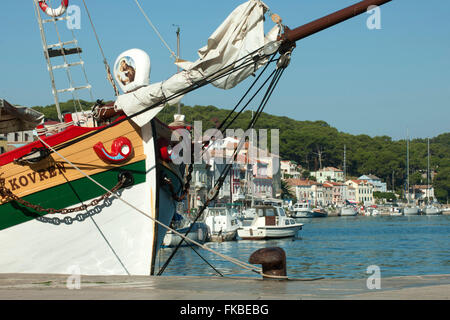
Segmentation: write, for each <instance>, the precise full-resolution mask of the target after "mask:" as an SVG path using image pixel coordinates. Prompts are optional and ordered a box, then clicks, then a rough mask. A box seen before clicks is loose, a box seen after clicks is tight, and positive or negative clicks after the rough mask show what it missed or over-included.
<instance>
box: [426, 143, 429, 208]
mask: <svg viewBox="0 0 450 320" xmlns="http://www.w3.org/2000/svg"><path fill="white" fill-rule="evenodd" d="M427 149H428V160H427V192H426V195H427V205H428V204H429V203H430V199H429V192H428V189H429V188H430V138H428V148H427Z"/></svg>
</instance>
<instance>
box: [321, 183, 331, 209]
mask: <svg viewBox="0 0 450 320" xmlns="http://www.w3.org/2000/svg"><path fill="white" fill-rule="evenodd" d="M322 194H323V200H322V204H321V205H322V206H331V205H332V204H333V184H332V183H331V182H324V183H323V184H322Z"/></svg>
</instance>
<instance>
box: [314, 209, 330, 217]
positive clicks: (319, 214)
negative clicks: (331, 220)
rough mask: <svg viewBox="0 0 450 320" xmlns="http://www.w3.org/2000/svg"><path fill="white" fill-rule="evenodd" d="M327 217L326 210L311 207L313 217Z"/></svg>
mask: <svg viewBox="0 0 450 320" xmlns="http://www.w3.org/2000/svg"><path fill="white" fill-rule="evenodd" d="M325 217H328V212H327V210H325V209H324V208H322V207H317V208H314V209H313V218H325Z"/></svg>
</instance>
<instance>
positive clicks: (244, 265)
mask: <svg viewBox="0 0 450 320" xmlns="http://www.w3.org/2000/svg"><path fill="white" fill-rule="evenodd" d="M37 138H38V139H39V141H41V143H43V144H44V145H45V146H47V148H49V149H50V150H51V151H53V152H54V153H56V154H57V155H58V156H59V157H60V158H61V159H63V160H64V161H65V162H67V163H68V164H69V165H70V166H72V167H73V168H74V169H75V170H77V171H78V172H80V173H81V174H82V175H83V176H85V177H86V178H88V179H89V180H91V181H92V182H93V183H95V184H96V185H98V186H99V187H100V188H102V189H104V190H105V191H107V192H110V193H111V195H113V196H114V197H115V198H116V199H118V200H120V201H122V202H123V203H125V204H126V205H128V206H129V207H131V208H132V209H134V210H136V211H137V212H139V213H140V214H142V215H143V216H144V217H147V218H149V219H150V220H152V221H153V222H155V223H157V224H159V225H160V226H162V227H164V228H166V229H167V230H170V231H172V232H173V233H175V234H176V235H178V236H180V237H182V238H183V239H184V240H185V241H188V242H191V243H193V244H195V245H197V246H198V247H200V248H203V249H205V250H207V251H209V252H211V253H213V254H215V255H217V256H219V257H221V258H223V259H225V260H228V261H229V262H231V263H233V264H235V265H237V266H240V267H241V268H243V269H246V270H249V271H252V272H256V273H258V274H260V275H262V276H264V277H270V278H278V279H286V278H287V277H285V276H272V275H265V274H263V272H262V269H260V268H257V267H255V266H254V265H252V264H249V263H246V262H243V261H240V260H238V259H235V258H233V257H229V256H226V255H224V254H222V253H220V252H217V251H215V250H213V249H211V248H208V247H207V246H205V245H203V244H201V243H199V242H197V241H195V240H192V239H189V238H188V237H185V236H184V235H183V234H181V233H180V232H178V231H176V230H174V229H172V228H170V227H169V226H167V225H165V224H164V223H162V222H161V221H159V220H157V219H155V218H153V217H151V216H149V215H147V214H146V213H145V212H144V211H142V210H141V209H139V208H137V207H135V206H134V205H133V204H131V203H129V202H128V201H126V200H124V199H122V197H120V196H119V195H117V194H116V192H112V191H111V190H108V188H106V187H105V186H103V185H102V184H100V183H99V182H98V181H96V180H95V179H93V178H92V177H90V176H89V175H88V174H86V173H85V172H84V171H83V170H81V169H80V168H78V167H77V166H76V165H75V164H73V163H72V162H71V161H70V160H68V159H67V158H66V157H64V156H63V155H62V154H60V153H59V152H57V151H56V150H55V149H54V148H52V147H51V146H50V145H49V144H47V143H46V142H45V141H44V140H43V139H41V138H40V137H39V136H38V137H37Z"/></svg>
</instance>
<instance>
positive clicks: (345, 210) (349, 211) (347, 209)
mask: <svg viewBox="0 0 450 320" xmlns="http://www.w3.org/2000/svg"><path fill="white" fill-rule="evenodd" d="M357 214H358V209H357V208H356V207H355V206H350V205H349V206H344V207H342V208H341V212H340V213H339V215H340V216H343V217H344V216H356V215H357Z"/></svg>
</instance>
